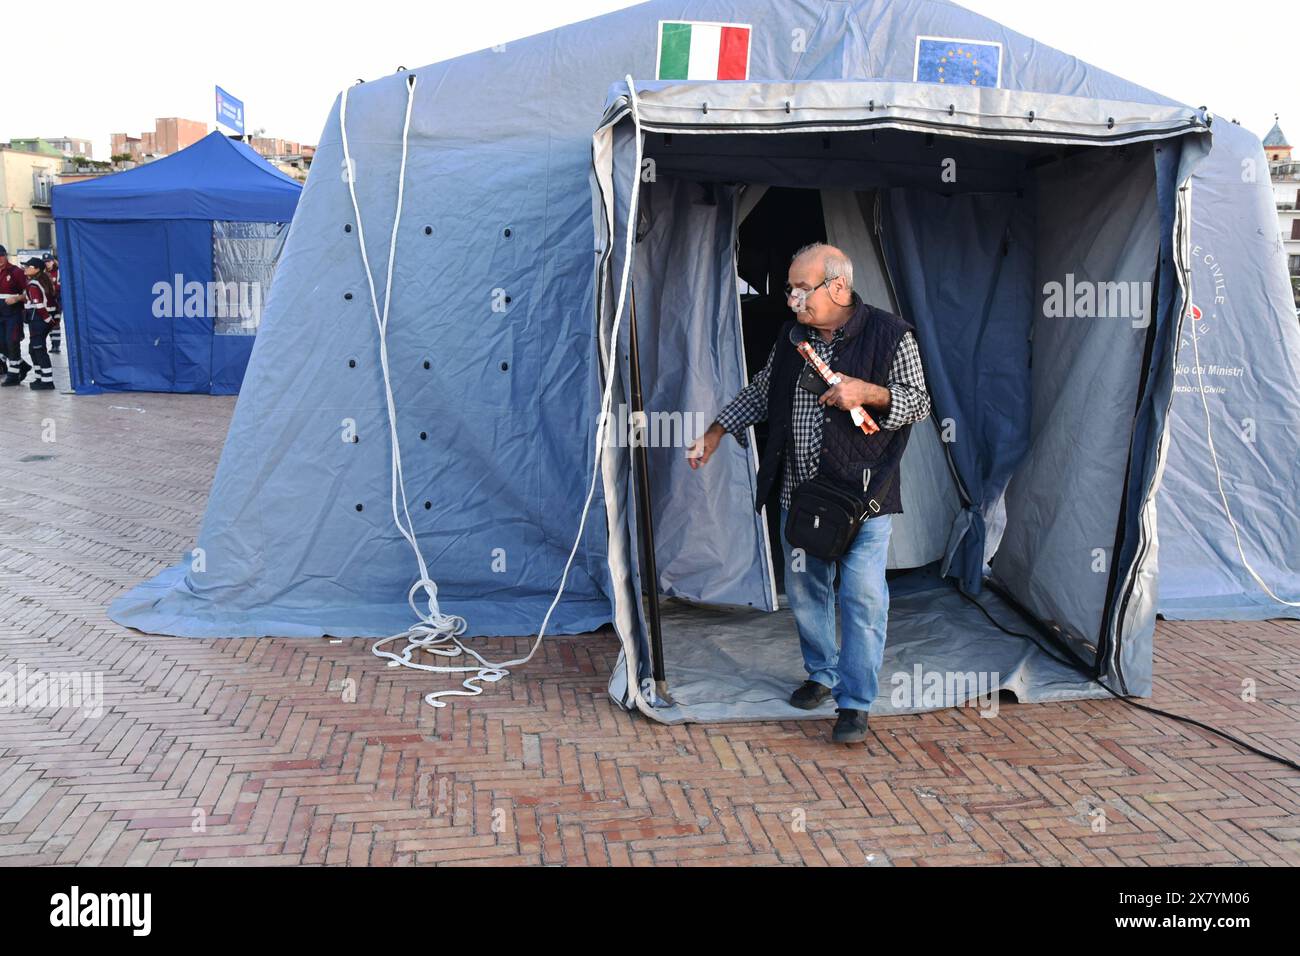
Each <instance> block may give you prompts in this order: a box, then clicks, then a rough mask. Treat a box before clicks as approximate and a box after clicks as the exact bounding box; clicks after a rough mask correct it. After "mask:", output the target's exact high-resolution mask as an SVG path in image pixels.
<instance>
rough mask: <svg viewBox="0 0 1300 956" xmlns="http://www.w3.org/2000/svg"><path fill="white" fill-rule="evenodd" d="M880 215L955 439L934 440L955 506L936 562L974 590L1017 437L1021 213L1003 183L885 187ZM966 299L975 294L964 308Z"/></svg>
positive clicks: (1023, 402)
mask: <svg viewBox="0 0 1300 956" xmlns="http://www.w3.org/2000/svg"><path fill="white" fill-rule="evenodd" d="M884 222H885V224H886V227H885V242H884V247H885V252H886V256H887V259H888V262H889V263H890V267H891V272H892V273H893V275H894V278H895V283H896V287H897V291H898V298H899V307H900V308H901V310H902V313H903V315H905V316H908V317H909V318H910V319H911V321H912V323H913V324H914V325H915V326H916V329H917V340H918V342H919V343H920V345H921V349H922V354H923V355H924V356H925V359H926V384H927V385H928V386H929V388H930V394H931V396H932V401H933V404H934V413H933V414H935V415H937V416H939V417H940V418H942V419H946V420H949V421H951V423H952V425H951V428H952V432H953V438H954V439H955V440H954V441H951V442H949V443H947V445H946V450H947V452H948V455H949V457H950V460H951V461H952V465H953V469H954V471H955V473H956V475H957V478H958V480H959V482H960V485H959V488H960V493H961V495H962V497H963V500H964V506H963V508H962V510H961V512H960V513H959V514H958V516H957V519H956V521H955V522H953V523H952V524H951V526H950V527H951V531H950V535H949V538H948V543H947V546H946V553H945V560H944V571H945V573H949V572H951V573H952V574H953V575H954V576H956V577H957V578H958V579H959V580H960V581H961V582H962V585H963V586H964V587H965V588H966V589H967V590H968V591H971V592H972V593H978V591H979V590H980V588H981V586H982V580H983V575H984V568H985V560H986V557H987V554H988V548H987V544H988V542H987V531H986V528H987V525H988V524H989V522H990V521H996V520H997V515H998V514H999V509H1000V508H1001V502H1002V495H1003V492H1004V491H1005V489H1006V485H1007V482H1008V481H1009V480H1010V478H1011V474H1012V472H1013V470H1014V469H1015V467H1016V465H1017V464H1018V463H1019V461H1020V459H1021V457H1022V456H1023V455H1024V452H1025V448H1026V446H1027V442H1028V437H1029V436H1028V433H1027V430H1026V422H1025V419H1024V416H1023V409H1024V408H1026V407H1027V406H1028V404H1029V400H1030V394H1029V381H1028V376H1027V374H1026V371H1027V369H1028V368H1029V324H1028V323H1029V320H1030V316H1031V315H1032V313H1033V311H1034V308H1035V301H1034V296H1033V294H1032V290H1031V284H1030V276H1031V275H1032V270H1033V218H1032V215H1031V211H1030V207H1029V204H1028V203H1026V202H1024V201H1018V200H1017V199H1016V197H1015V194H1014V193H976V194H969V195H958V196H952V197H944V196H941V195H938V194H936V193H934V192H932V191H928V190H923V189H894V190H890V191H889V192H888V193H887V194H886V204H885V213H884ZM972 302H977V303H982V308H980V309H979V310H978V311H977V312H976V313H974V314H972V312H971V305H970V303H972Z"/></svg>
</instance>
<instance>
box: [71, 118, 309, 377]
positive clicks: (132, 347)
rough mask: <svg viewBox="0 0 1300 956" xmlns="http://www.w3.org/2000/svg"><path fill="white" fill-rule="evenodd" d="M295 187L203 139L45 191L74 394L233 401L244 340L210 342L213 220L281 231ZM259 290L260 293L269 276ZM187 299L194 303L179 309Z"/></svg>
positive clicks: (221, 139) (252, 159)
mask: <svg viewBox="0 0 1300 956" xmlns="http://www.w3.org/2000/svg"><path fill="white" fill-rule="evenodd" d="M300 193H301V187H300V186H299V184H298V183H297V182H296V181H295V180H293V179H291V178H289V177H288V176H286V175H285V174H283V173H281V172H280V171H279V170H277V169H276V168H275V167H274V166H271V165H270V164H269V163H267V162H266V161H265V160H264V159H262V158H261V157H260V156H258V155H257V154H256V153H255V152H254V151H253V150H252V149H251V148H249V147H248V146H246V145H244V144H243V143H238V142H235V141H233V140H231V139H229V138H228V137H226V136H223V135H222V134H220V133H212V134H210V135H208V136H207V137H205V138H204V139H202V140H200V141H199V142H198V143H196V144H194V145H193V146H190V147H189V148H187V149H184V150H181V151H180V152H179V153H176V154H174V155H172V156H168V157H166V158H164V159H160V160H157V161H155V162H153V163H149V164H146V165H144V166H140V167H137V168H135V169H131V170H127V171H126V172H121V173H115V174H114V175H111V176H105V177H103V178H102V179H95V180H88V181H86V182H83V183H73V184H70V185H67V186H56V187H55V188H54V216H55V222H56V228H57V230H58V237H59V251H60V255H61V260H60V264H61V265H62V267H63V274H64V285H65V287H71V288H72V289H73V294H72V295H71V296H69V297H68V298H67V300H66V301H65V303H64V317H65V323H66V325H67V328H68V341H69V346H68V349H69V359H70V360H69V372H70V378H71V381H72V386H73V388H74V389H75V390H76V391H77V392H79V393H83V394H88V393H94V392H100V391H159V392H187V393H212V394H218V395H228V394H234V393H236V392H238V391H239V386H240V382H241V381H242V379H243V373H244V368H245V366H246V365H247V363H248V358H249V355H250V354H251V352H252V344H253V343H252V337H251V336H242V337H232V336H224V335H216V334H215V329H214V324H215V322H216V321H217V317H216V316H215V315H214V314H212V308H213V305H212V303H213V302H215V301H219V299H218V297H214V296H212V295H211V294H210V291H209V290H210V286H209V284H210V283H212V282H213V281H214V279H215V278H217V277H216V276H215V274H214V261H215V258H216V257H217V251H216V248H215V242H216V241H217V238H218V237H216V236H214V222H222V223H225V222H239V223H245V222H246V223H250V224H258V225H261V224H283V223H287V222H288V221H289V220H290V219H292V217H293V213H294V209H295V208H296V206H297V203H298V197H299V194H300ZM256 281H260V282H262V283H263V287H264V289H269V276H265V277H259V278H258V279H257V280H256ZM193 290H198V291H197V294H198V296H199V298H198V299H197V300H193V302H194V303H198V302H201V303H202V305H201V306H200V305H196V304H187V300H189V299H190V298H191V293H192V291H193Z"/></svg>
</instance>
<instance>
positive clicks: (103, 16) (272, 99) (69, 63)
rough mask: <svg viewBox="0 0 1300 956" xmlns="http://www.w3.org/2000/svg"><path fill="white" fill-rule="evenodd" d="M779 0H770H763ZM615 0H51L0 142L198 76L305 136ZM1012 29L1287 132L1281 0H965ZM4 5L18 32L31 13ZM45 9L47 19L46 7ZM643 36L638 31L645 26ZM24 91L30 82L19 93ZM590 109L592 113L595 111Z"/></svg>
mask: <svg viewBox="0 0 1300 956" xmlns="http://www.w3.org/2000/svg"><path fill="white" fill-rule="evenodd" d="M774 2H779V0H774ZM633 5H634V4H631V3H627V2H619V0H548V2H547V3H544V4H539V3H536V2H532V0H528V2H525V0H476V2H474V3H460V2H447V0H442V2H434V3H418V4H417V3H415V2H413V0H366V2H364V3H360V4H350V5H347V6H344V5H342V4H339V5H335V4H332V3H330V4H298V3H275V2H265V0H259V2H256V3H254V2H249V0H224V2H222V3H219V4H195V3H188V2H176V0H167V2H157V0H132V2H130V3H129V4H126V5H123V4H116V3H104V2H102V0H95V2H84V0H62V2H60V3H57V4H54V5H52V6H49V7H44V8H42V9H45V10H49V11H52V12H51V14H50V18H51V21H52V26H51V27H49V28H45V29H42V30H40V31H38V32H39V34H40V36H41V37H42V38H43V42H41V43H39V44H33V43H30V42H27V40H26V39H25V40H23V41H21V42H20V43H19V44H18V45H16V46H14V47H13V48H12V49H11V52H10V54H9V62H10V63H11V64H13V63H14V62H15V57H16V61H17V64H18V66H19V68H20V69H19V71H18V73H17V75H13V74H11V75H10V76H9V84H8V86H9V96H8V97H7V98H6V103H7V105H6V107H5V109H4V110H3V112H2V113H0V142H7V141H8V140H9V139H10V138H12V137H22V136H55V135H67V136H82V137H89V138H90V139H92V140H94V144H95V155H96V158H99V159H107V158H108V138H109V134H110V133H113V132H121V131H125V132H130V133H133V134H137V135H138V134H139V133H140V131H141V130H146V129H153V120H154V117H157V116H184V117H188V118H191V119H197V120H201V121H203V122H206V123H208V125H209V127H211V126H212V124H213V105H212V103H213V95H212V87H213V85H214V84H220V85H221V86H222V87H224V88H225V89H227V90H229V91H230V92H231V93H232V94H233V95H235V96H237V97H239V98H241V99H242V100H243V101H244V103H245V105H246V110H247V119H248V128H249V130H250V131H251V130H253V129H256V128H264V129H265V130H266V131H267V134H268V135H271V136H279V137H283V138H285V139H291V140H297V141H300V142H308V143H314V142H316V140H317V138H318V137H319V135H320V131H321V127H322V126H323V124H324V120H325V114H326V111H327V110H328V109H329V107H330V105H331V103H332V102H333V100H334V96H335V95H336V94H337V93H338V91H339V90H340V89H342V88H343V87H344V86H346V85H347V84H349V83H352V82H354V81H355V80H356V79H357V78H365V79H372V78H375V77H378V76H383V75H386V74H389V73H392V72H393V70H394V69H395V68H396V67H397V66H398V65H399V64H401V65H405V66H408V67H415V66H422V65H425V64H428V63H435V62H437V61H439V60H444V59H447V58H448V57H452V56H456V55H458V54H461V53H466V52H470V51H472V50H478V49H482V48H483V47H487V46H491V45H493V44H495V43H502V42H506V41H509V40H512V39H516V38H519V37H523V36H528V35H530V34H533V33H537V32H540V31H542V30H548V29H551V28H553V27H556V26H561V25H563V24H565V23H572V22H574V21H577V20H582V19H586V18H587V17H591V16H596V15H598V14H601V13H606V12H608V11H610V10H616V9H619V8H621V7H627V6H633ZM963 5H964V6H966V7H968V8H970V9H972V10H976V11H978V12H980V13H983V14H985V15H986V16H989V17H991V18H993V19H995V20H999V21H1001V22H1002V23H1004V24H1006V25H1007V26H1009V27H1010V28H1012V29H1014V30H1018V31H1020V32H1021V33H1025V34H1028V35H1029V36H1031V37H1034V38H1035V39H1037V40H1039V41H1041V42H1043V43H1047V44H1049V45H1051V46H1054V47H1057V48H1059V49H1063V50H1065V51H1067V52H1069V53H1072V54H1074V55H1076V56H1078V57H1080V58H1082V59H1083V60H1085V61H1088V62H1090V63H1093V64H1095V65H1097V66H1100V67H1103V68H1105V69H1108V70H1110V71H1112V72H1114V73H1117V74H1119V75H1120V76H1123V77H1125V78H1127V79H1129V80H1132V81H1134V82H1136V83H1138V84H1140V85H1142V86H1145V87H1147V88H1149V89H1153V90H1155V91H1157V92H1159V93H1163V94H1165V95H1166V96H1171V97H1173V98H1175V99H1178V100H1180V101H1183V102H1186V103H1188V104H1190V105H1192V106H1200V105H1207V106H1209V107H1210V109H1212V110H1213V111H1215V112H1216V113H1218V114H1219V115H1221V116H1224V117H1225V118H1229V119H1231V118H1233V117H1236V118H1238V119H1240V120H1241V122H1242V125H1244V126H1246V127H1248V128H1249V129H1250V130H1252V131H1253V132H1254V133H1256V134H1257V135H1259V136H1263V135H1264V133H1265V132H1267V130H1268V128H1269V127H1270V126H1271V125H1272V123H1273V114H1274V113H1275V112H1276V113H1280V114H1281V117H1282V128H1283V130H1284V131H1286V132H1287V133H1288V135H1289V136H1290V138H1291V139H1292V141H1293V142H1294V141H1295V140H1296V138H1298V137H1300V3H1297V2H1296V0H1213V2H1206V0H967V2H966V3H964V4H963ZM683 6H685V5H683ZM25 17H26V15H25V14H21V15H19V21H18V22H19V23H20V26H19V28H18V29H19V32H20V33H21V34H22V35H23V36H24V37H27V38H28V39H30V36H29V34H31V31H32V27H31V21H30V20H29V19H26V18H25ZM47 22H49V21H47ZM646 42H647V43H653V42H654V38H653V37H647V38H646ZM38 91H39V93H40V98H39V99H34V98H30V97H31V95H32V94H34V93H37V92H38ZM597 118H598V117H596V116H595V115H593V116H592V122H593V124H594V123H595V121H596V119H597Z"/></svg>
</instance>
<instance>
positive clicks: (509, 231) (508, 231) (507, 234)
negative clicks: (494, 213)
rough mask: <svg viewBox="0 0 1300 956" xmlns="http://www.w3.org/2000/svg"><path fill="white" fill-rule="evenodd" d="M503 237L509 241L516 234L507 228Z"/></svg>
mask: <svg viewBox="0 0 1300 956" xmlns="http://www.w3.org/2000/svg"><path fill="white" fill-rule="evenodd" d="M501 235H503V236H505V237H506V238H507V239H509V238H510V237H511V236H513V235H514V232H512V231H511V229H510V227H509V226H506V228H505V229H504V231H502V233H501Z"/></svg>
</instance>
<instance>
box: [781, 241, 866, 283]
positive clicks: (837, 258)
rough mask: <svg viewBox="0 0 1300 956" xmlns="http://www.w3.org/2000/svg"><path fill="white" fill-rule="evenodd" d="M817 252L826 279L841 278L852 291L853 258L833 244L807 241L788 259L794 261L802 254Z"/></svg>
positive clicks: (807, 254)
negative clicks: (807, 242)
mask: <svg viewBox="0 0 1300 956" xmlns="http://www.w3.org/2000/svg"><path fill="white" fill-rule="evenodd" d="M817 254H820V255H821V257H822V267H823V268H824V269H825V270H826V278H827V280H830V279H843V280H844V284H845V285H846V286H848V287H849V291H850V292H852V291H853V260H852V259H850V258H849V257H848V256H846V255H845V254H844V253H842V252H840V250H838V249H836V248H835V247H834V246H831V245H827V244H826V243H824V242H813V243H809V244H808V245H806V246H804V247H803V248H802V249H800V250H799V251H798V252H796V253H795V254H794V255H793V256H791V257H790V261H791V262H794V261H795V260H796V259H801V258H803V257H804V256H812V255H817Z"/></svg>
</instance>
